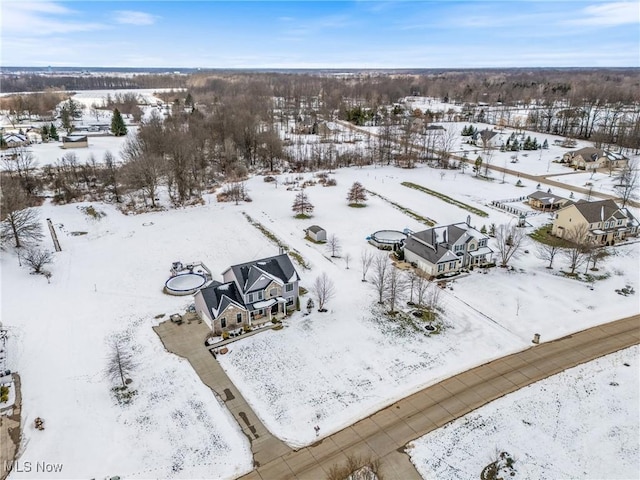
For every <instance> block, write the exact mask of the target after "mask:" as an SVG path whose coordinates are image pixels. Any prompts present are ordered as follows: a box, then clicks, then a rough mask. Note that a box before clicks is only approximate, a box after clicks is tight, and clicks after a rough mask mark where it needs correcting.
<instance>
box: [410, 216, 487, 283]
mask: <svg viewBox="0 0 640 480" xmlns="http://www.w3.org/2000/svg"><path fill="white" fill-rule="evenodd" d="M488 242H489V237H488V236H486V235H484V234H482V233H480V232H479V231H478V230H476V229H475V228H472V227H471V226H469V224H468V223H455V224H453V225H445V226H439V227H433V228H429V229H427V230H423V231H421V232H416V233H412V234H410V235H409V237H408V238H407V240H406V241H405V244H404V259H405V261H407V262H409V263H415V265H416V266H417V268H418V269H420V270H422V271H423V272H425V273H426V274H427V275H429V276H432V277H439V276H447V275H453V274H456V273H458V272H459V271H460V269H462V268H466V267H472V266H482V265H487V264H490V263H492V261H493V250H491V249H490V248H489V247H488V246H487V244H488Z"/></svg>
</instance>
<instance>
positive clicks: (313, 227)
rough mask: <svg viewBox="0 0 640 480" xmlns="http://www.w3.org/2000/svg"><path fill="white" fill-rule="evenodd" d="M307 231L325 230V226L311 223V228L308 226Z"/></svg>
mask: <svg viewBox="0 0 640 480" xmlns="http://www.w3.org/2000/svg"><path fill="white" fill-rule="evenodd" d="M307 231H309V232H313V233H318V232H324V228H322V227H319V226H318V225H311V226H310V227H309V228H307Z"/></svg>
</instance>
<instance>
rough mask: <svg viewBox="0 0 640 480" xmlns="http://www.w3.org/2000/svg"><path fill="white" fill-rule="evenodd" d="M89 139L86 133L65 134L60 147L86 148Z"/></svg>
mask: <svg viewBox="0 0 640 480" xmlns="http://www.w3.org/2000/svg"><path fill="white" fill-rule="evenodd" d="M88 146H89V140H88V139H87V136H86V135H67V136H66V137H62V148H87V147H88Z"/></svg>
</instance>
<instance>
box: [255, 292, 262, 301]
mask: <svg viewBox="0 0 640 480" xmlns="http://www.w3.org/2000/svg"><path fill="white" fill-rule="evenodd" d="M256 295H257V297H258V300H264V292H263V291H262V290H261V291H259V292H258V293H256Z"/></svg>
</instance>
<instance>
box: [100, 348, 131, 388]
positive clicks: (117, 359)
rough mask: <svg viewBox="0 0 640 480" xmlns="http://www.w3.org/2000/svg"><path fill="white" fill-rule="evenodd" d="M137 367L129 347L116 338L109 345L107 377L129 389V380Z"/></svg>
mask: <svg viewBox="0 0 640 480" xmlns="http://www.w3.org/2000/svg"><path fill="white" fill-rule="evenodd" d="M137 366H138V365H137V362H136V361H135V357H134V356H133V352H132V351H131V349H130V348H129V347H128V345H127V344H126V343H125V342H124V341H122V340H121V339H119V338H114V339H113V340H112V341H111V343H110V345H109V357H108V359H107V367H106V369H105V375H106V376H107V377H108V378H109V379H110V380H112V381H116V382H117V381H120V382H121V383H122V388H127V379H128V377H129V376H130V375H131V373H132V372H133V371H134V370H135V368H136V367H137Z"/></svg>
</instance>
